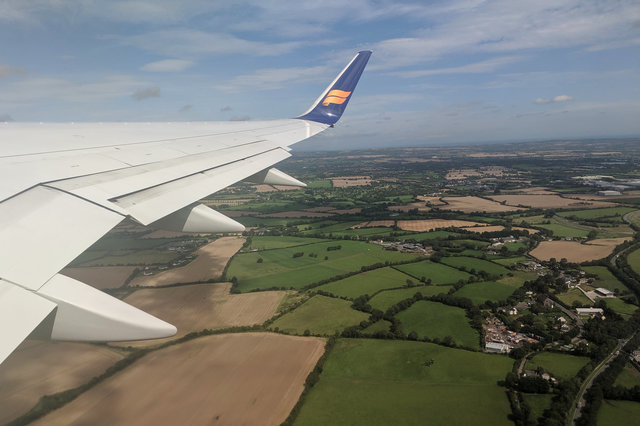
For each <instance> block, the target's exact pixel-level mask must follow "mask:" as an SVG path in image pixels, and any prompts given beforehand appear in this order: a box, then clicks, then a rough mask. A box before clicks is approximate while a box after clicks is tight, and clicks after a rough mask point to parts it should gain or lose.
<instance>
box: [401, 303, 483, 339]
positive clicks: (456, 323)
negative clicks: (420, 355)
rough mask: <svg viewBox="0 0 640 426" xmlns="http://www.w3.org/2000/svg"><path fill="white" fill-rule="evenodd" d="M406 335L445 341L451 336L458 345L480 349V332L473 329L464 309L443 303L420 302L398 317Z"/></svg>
mask: <svg viewBox="0 0 640 426" xmlns="http://www.w3.org/2000/svg"><path fill="white" fill-rule="evenodd" d="M396 318H398V319H399V320H400V322H401V323H402V327H403V330H404V332H405V333H406V334H409V333H410V332H411V331H415V332H416V333H418V336H419V338H423V337H429V338H431V339H435V338H438V339H443V338H444V337H446V336H451V337H452V338H453V340H454V342H455V343H456V344H457V345H462V346H467V347H470V348H477V347H478V332H477V331H476V330H474V329H473V328H471V326H470V325H469V319H468V318H467V316H466V312H465V310H464V309H461V308H456V307H454V306H447V305H443V304H442V303H437V302H431V301H428V300H420V301H418V302H416V303H414V304H413V305H411V307H409V309H407V310H405V311H402V312H400V313H398V314H397V315H396Z"/></svg>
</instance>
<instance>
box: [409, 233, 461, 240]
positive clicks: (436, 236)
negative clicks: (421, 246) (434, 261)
mask: <svg viewBox="0 0 640 426" xmlns="http://www.w3.org/2000/svg"><path fill="white" fill-rule="evenodd" d="M461 235H462V234H458V233H455V232H449V231H429V232H418V233H414V234H407V235H406V238H407V239H413V240H416V241H434V240H446V239H447V238H449V237H454V238H456V237H460V236H461Z"/></svg>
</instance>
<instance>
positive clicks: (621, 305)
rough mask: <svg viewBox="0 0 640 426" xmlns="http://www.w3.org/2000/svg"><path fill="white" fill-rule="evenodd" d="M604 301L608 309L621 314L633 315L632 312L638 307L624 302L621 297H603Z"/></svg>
mask: <svg viewBox="0 0 640 426" xmlns="http://www.w3.org/2000/svg"><path fill="white" fill-rule="evenodd" d="M604 303H606V304H607V307H608V308H609V309H612V310H613V311H615V312H617V313H619V314H622V315H633V313H634V312H635V311H636V310H637V309H638V307H637V306H636V305H633V304H631V303H626V302H625V301H624V300H621V299H604Z"/></svg>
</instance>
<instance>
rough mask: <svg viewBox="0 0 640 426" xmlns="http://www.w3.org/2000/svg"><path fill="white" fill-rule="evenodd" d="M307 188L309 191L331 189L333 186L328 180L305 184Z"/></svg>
mask: <svg viewBox="0 0 640 426" xmlns="http://www.w3.org/2000/svg"><path fill="white" fill-rule="evenodd" d="M307 188H311V189H331V188H333V184H332V183H331V181H330V180H329V179H320V180H312V181H310V182H308V183H307Z"/></svg>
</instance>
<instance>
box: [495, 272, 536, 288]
mask: <svg viewBox="0 0 640 426" xmlns="http://www.w3.org/2000/svg"><path fill="white" fill-rule="evenodd" d="M512 274H513V275H512V276H508V275H506V276H504V277H502V278H500V279H499V280H498V282H499V283H502V284H507V285H510V286H511V287H513V288H518V287H520V286H522V284H524V282H525V281H535V279H536V278H538V274H536V273H535V272H522V271H514V272H512Z"/></svg>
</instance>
